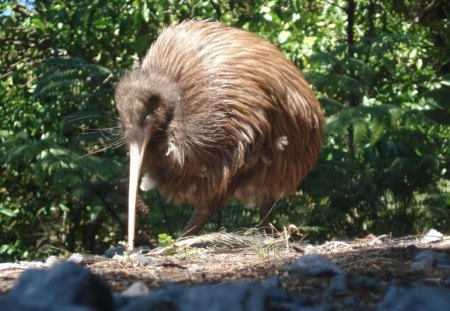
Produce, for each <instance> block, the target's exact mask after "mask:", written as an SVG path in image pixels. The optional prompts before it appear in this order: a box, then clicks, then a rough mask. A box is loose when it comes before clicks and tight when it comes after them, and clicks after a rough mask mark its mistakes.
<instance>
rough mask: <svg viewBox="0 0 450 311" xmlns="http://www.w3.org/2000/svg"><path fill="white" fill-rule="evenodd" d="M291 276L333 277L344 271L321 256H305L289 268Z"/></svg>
mask: <svg viewBox="0 0 450 311" xmlns="http://www.w3.org/2000/svg"><path fill="white" fill-rule="evenodd" d="M287 272H288V273H289V274H292V275H295V276H298V277H303V276H333V275H336V274H340V273H342V270H341V269H340V268H339V267H338V266H337V265H336V264H335V263H333V262H332V261H331V260H329V259H328V258H326V257H324V256H321V255H315V254H312V255H305V256H302V257H300V259H299V260H297V261H296V262H294V263H293V264H292V265H290V266H289V267H288V268H287Z"/></svg>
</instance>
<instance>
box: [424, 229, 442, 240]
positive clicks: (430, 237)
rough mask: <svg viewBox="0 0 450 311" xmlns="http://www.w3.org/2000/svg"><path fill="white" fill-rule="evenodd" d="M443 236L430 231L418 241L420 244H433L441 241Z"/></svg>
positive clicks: (437, 232)
mask: <svg viewBox="0 0 450 311" xmlns="http://www.w3.org/2000/svg"><path fill="white" fill-rule="evenodd" d="M443 238H444V235H443V234H442V233H440V232H439V231H437V230H435V229H430V230H428V232H427V233H426V234H425V236H424V237H423V238H422V239H421V240H420V243H424V244H429V243H433V242H438V241H442V239H443Z"/></svg>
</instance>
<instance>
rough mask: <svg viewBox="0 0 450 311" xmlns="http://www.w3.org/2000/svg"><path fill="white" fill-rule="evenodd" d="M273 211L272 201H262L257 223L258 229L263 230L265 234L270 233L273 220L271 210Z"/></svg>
mask: <svg viewBox="0 0 450 311" xmlns="http://www.w3.org/2000/svg"><path fill="white" fill-rule="evenodd" d="M274 209H275V204H274V202H273V201H271V200H269V201H264V202H262V203H261V204H260V207H259V223H258V226H257V227H258V228H260V229H263V230H265V231H266V232H270V231H271V230H270V229H271V227H270V224H271V223H272V218H273V210H274Z"/></svg>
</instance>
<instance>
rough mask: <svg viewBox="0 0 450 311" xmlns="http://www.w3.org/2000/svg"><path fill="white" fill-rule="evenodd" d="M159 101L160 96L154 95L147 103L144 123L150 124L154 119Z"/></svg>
mask: <svg viewBox="0 0 450 311" xmlns="http://www.w3.org/2000/svg"><path fill="white" fill-rule="evenodd" d="M159 101H160V99H159V96H157V95H152V96H150V97H149V98H148V100H147V101H146V102H145V116H144V122H148V121H150V120H151V119H152V116H153V114H154V112H155V110H156V109H157V108H158V105H159Z"/></svg>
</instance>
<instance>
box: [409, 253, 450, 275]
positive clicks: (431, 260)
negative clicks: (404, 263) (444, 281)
mask: <svg viewBox="0 0 450 311" xmlns="http://www.w3.org/2000/svg"><path fill="white" fill-rule="evenodd" d="M449 266H450V255H449V254H447V253H446V252H438V251H433V250H425V251H422V252H419V253H418V254H417V255H416V256H415V257H414V260H413V262H412V263H411V269H413V270H416V271H417V270H433V269H438V270H448V269H449Z"/></svg>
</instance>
